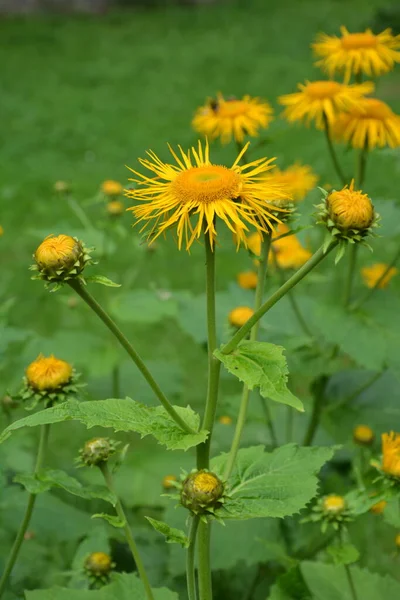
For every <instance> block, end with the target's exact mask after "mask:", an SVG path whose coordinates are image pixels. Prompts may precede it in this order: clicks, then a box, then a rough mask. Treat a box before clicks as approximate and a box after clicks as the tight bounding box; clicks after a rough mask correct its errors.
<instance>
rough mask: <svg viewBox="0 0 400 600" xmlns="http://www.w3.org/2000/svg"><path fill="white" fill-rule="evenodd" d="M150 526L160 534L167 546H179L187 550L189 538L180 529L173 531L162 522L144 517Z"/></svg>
mask: <svg viewBox="0 0 400 600" xmlns="http://www.w3.org/2000/svg"><path fill="white" fill-rule="evenodd" d="M145 518H146V519H147V520H148V522H149V523H150V525H152V527H154V529H155V530H156V531H158V532H159V533H161V534H162V535H163V536H164V537H165V539H166V541H167V543H168V544H180V545H181V546H182V547H183V548H189V544H190V542H189V538H188V537H187V535H186V534H185V532H184V531H181V530H180V529H175V528H174V527H170V526H169V525H168V524H167V523H164V522H163V521H157V520H156V519H152V518H151V517H145Z"/></svg>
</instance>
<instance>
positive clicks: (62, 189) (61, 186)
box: [54, 181, 70, 194]
mask: <svg viewBox="0 0 400 600" xmlns="http://www.w3.org/2000/svg"><path fill="white" fill-rule="evenodd" d="M54 191H55V192H57V193H58V194H66V193H67V192H69V191H70V187H69V184H68V183H67V182H66V181H56V182H55V184H54Z"/></svg>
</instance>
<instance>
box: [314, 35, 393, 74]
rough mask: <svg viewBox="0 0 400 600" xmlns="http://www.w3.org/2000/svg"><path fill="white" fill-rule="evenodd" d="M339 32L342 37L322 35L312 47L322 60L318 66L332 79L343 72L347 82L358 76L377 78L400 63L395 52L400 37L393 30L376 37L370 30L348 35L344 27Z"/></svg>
mask: <svg viewBox="0 0 400 600" xmlns="http://www.w3.org/2000/svg"><path fill="white" fill-rule="evenodd" d="M340 32H341V34H342V35H341V37H337V36H336V35H333V36H330V35H326V34H325V33H320V34H318V36H317V40H316V42H314V44H311V47H312V48H313V50H314V54H315V55H316V56H317V57H320V60H319V61H318V62H317V63H316V65H317V66H319V67H321V68H322V69H323V70H324V71H325V72H326V73H328V75H329V77H334V76H335V75H336V74H342V73H344V77H345V80H346V81H348V80H349V79H350V77H351V75H353V74H354V75H357V74H359V73H364V74H365V75H367V77H374V76H377V75H382V74H383V73H387V72H388V71H391V70H392V69H393V67H394V65H395V63H396V62H400V52H396V49H397V48H400V35H392V30H391V29H385V31H382V32H381V33H378V34H377V35H375V34H374V33H372V31H371V29H366V30H365V31H363V32H360V33H349V32H348V30H347V29H346V27H341V28H340Z"/></svg>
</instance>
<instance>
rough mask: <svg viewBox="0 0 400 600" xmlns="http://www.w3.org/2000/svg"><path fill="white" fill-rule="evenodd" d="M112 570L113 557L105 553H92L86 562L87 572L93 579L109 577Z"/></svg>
mask: <svg viewBox="0 0 400 600" xmlns="http://www.w3.org/2000/svg"><path fill="white" fill-rule="evenodd" d="M112 568H113V562H112V560H111V557H110V556H109V555H108V554H106V553H105V552H92V554H90V555H89V556H88V557H87V559H86V560H85V570H86V571H87V572H88V573H89V574H90V575H92V576H93V577H99V578H101V577H102V576H104V575H108V573H109V572H110V571H111V569H112Z"/></svg>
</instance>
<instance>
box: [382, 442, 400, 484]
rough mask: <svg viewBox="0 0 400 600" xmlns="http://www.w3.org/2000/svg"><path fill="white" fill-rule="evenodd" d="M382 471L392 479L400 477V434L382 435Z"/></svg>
mask: <svg viewBox="0 0 400 600" xmlns="http://www.w3.org/2000/svg"><path fill="white" fill-rule="evenodd" d="M382 455H383V456H382V470H383V471H384V472H385V473H386V474H387V475H391V476H392V477H400V434H398V433H394V431H391V432H390V433H383V434H382Z"/></svg>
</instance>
